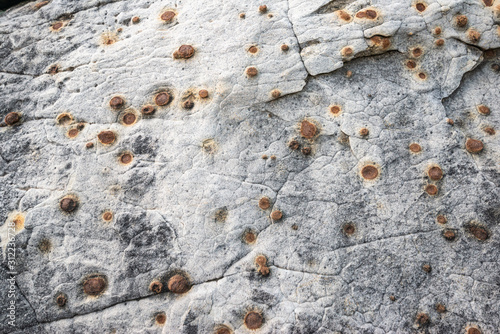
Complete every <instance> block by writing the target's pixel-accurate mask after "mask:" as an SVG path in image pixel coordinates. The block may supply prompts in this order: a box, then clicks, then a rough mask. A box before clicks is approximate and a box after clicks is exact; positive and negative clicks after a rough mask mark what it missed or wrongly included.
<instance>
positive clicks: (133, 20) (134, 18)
mask: <svg viewBox="0 0 500 334" xmlns="http://www.w3.org/2000/svg"><path fill="white" fill-rule="evenodd" d="M139 22H141V19H140V18H139V16H134V17H133V18H132V23H134V24H136V23H139Z"/></svg>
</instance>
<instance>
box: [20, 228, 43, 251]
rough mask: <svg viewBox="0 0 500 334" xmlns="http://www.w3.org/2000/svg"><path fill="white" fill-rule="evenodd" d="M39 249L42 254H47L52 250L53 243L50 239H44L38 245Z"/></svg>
mask: <svg viewBox="0 0 500 334" xmlns="http://www.w3.org/2000/svg"><path fill="white" fill-rule="evenodd" d="M16 230H17V229H16ZM38 249H39V250H40V252H42V253H44V254H47V253H48V252H50V251H51V249H52V243H51V242H50V240H49V239H45V238H44V239H42V240H40V242H39V243H38Z"/></svg>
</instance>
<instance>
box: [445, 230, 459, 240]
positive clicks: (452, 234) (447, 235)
mask: <svg viewBox="0 0 500 334" xmlns="http://www.w3.org/2000/svg"><path fill="white" fill-rule="evenodd" d="M443 237H444V238H445V239H446V240H448V241H453V240H455V237H456V235H455V232H454V231H452V230H444V231H443Z"/></svg>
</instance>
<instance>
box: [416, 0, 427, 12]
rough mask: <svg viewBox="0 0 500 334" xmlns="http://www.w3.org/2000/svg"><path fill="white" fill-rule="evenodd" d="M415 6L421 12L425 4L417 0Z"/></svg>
mask: <svg viewBox="0 0 500 334" xmlns="http://www.w3.org/2000/svg"><path fill="white" fill-rule="evenodd" d="M415 8H417V10H418V11H419V12H423V11H424V10H425V8H426V7H425V4H423V3H421V2H418V3H417V4H416V5H415Z"/></svg>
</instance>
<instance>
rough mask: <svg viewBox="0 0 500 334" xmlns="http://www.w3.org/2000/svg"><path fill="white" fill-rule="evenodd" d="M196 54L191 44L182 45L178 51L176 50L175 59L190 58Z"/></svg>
mask: <svg viewBox="0 0 500 334" xmlns="http://www.w3.org/2000/svg"><path fill="white" fill-rule="evenodd" d="M193 55H194V48H193V47H192V46H191V45H181V46H180V47H179V49H177V51H175V52H174V58H175V59H181V58H182V59H188V58H191V57H192V56H193Z"/></svg>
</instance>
